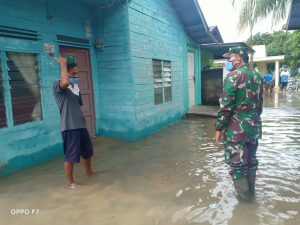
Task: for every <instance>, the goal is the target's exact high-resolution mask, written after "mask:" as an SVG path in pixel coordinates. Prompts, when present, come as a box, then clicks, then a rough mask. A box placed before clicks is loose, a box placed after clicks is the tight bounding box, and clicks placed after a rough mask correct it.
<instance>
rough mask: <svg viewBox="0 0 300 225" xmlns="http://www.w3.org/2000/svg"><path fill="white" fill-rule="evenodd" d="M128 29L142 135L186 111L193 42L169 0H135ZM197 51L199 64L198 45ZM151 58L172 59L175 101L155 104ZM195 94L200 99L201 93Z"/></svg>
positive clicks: (136, 106) (169, 122)
mask: <svg viewBox="0 0 300 225" xmlns="http://www.w3.org/2000/svg"><path fill="white" fill-rule="evenodd" d="M129 29H130V44H131V59H132V61H131V63H132V74H133V81H134V89H135V108H136V113H135V120H136V132H137V134H136V137H137V138H142V137H145V136H146V135H148V134H151V133H152V132H155V131H157V130H159V129H160V128H162V127H165V126H167V125H170V124H172V123H174V122H176V121H178V120H180V119H181V118H182V117H183V116H184V114H185V111H187V109H186V108H185V103H186V94H188V87H187V85H186V82H187V67H186V63H187V62H186V57H187V51H188V48H187V43H190V42H192V43H193V44H194V42H193V41H191V40H190V39H189V38H188V37H187V35H186V34H185V31H184V30H183V28H182V25H181V23H180V21H179V19H178V17H177V15H176V12H175V10H174V9H173V7H172V5H171V3H170V1H160V0H152V1H147V0H132V1H131V2H130V4H129ZM195 52H196V54H195V61H196V62H195V63H196V64H197V63H198V61H199V60H198V59H199V56H198V50H197V46H196V50H195ZM152 59H160V60H168V61H171V76H172V93H173V100H172V102H168V103H164V104H160V105H155V104H154V87H153V71H152ZM196 64H195V65H196ZM198 72H199V71H198ZM197 91H198V90H197ZM196 98H197V100H196V101H197V102H199V96H197V97H196ZM200 99H201V98H200Z"/></svg>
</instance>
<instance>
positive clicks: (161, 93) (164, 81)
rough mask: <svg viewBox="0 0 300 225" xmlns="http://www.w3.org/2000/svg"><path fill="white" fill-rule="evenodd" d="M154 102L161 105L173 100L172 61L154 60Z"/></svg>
mask: <svg viewBox="0 0 300 225" xmlns="http://www.w3.org/2000/svg"><path fill="white" fill-rule="evenodd" d="M152 67H153V84H154V104H155V105H159V104H162V103H165V102H171V101H172V80H171V62H170V61H164V60H157V59H153V60H152Z"/></svg>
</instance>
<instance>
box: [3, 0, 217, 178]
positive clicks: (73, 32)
mask: <svg viewBox="0 0 300 225" xmlns="http://www.w3.org/2000/svg"><path fill="white" fill-rule="evenodd" d="M0 5H1V9H2V13H1V15H0V21H1V22H0V68H1V70H0V72H1V74H0V106H1V107H0V175H6V174H9V173H11V172H13V171H16V170H19V169H21V168H24V167H27V166H30V165H33V164H35V163H40V162H43V161H45V160H49V159H52V158H53V157H55V156H57V155H60V154H62V146H61V135H60V131H59V111H58V108H57V106H56V104H55V101H54V97H53V95H52V84H53V81H54V80H56V79H59V67H58V65H57V64H56V62H55V60H54V59H53V56H58V55H59V54H61V55H64V56H66V57H67V59H68V60H69V61H74V62H77V63H78V67H79V71H80V73H79V77H80V81H79V82H80V86H81V91H82V97H83V101H84V106H83V111H84V115H85V118H86V121H87V125H88V129H89V132H90V134H91V136H97V135H104V136H109V137H113V138H117V139H123V140H138V139H141V138H144V137H145V136H147V135H149V134H151V133H153V132H155V131H157V130H159V129H161V128H162V127H165V126H167V125H170V124H172V123H175V122H176V121H178V120H180V119H181V118H182V117H183V116H184V115H185V112H186V111H187V110H188V109H189V107H190V106H191V105H193V104H200V103H201V69H200V68H201V63H200V62H201V50H200V48H199V44H200V43H211V42H217V39H216V38H215V37H214V35H213V34H212V33H211V32H210V31H209V28H208V26H207V24H206V21H205V19H204V16H203V14H202V12H201V9H200V7H199V5H198V3H197V1H196V0H186V1H181V0H169V1H159V0H131V1H129V0H120V1H114V0H93V1H84V0H76V1H71V0H66V1H59V0H51V1H50V0H28V1H20V0H11V1H5V2H1V3H0Z"/></svg>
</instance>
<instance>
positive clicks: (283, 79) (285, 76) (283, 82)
mask: <svg viewBox="0 0 300 225" xmlns="http://www.w3.org/2000/svg"><path fill="white" fill-rule="evenodd" d="M289 77H290V72H289V71H288V69H287V67H283V70H282V71H281V73H280V86H281V91H283V90H285V91H286V86H287V84H288V82H289Z"/></svg>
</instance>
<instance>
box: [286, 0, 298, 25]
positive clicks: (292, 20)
mask: <svg viewBox="0 0 300 225" xmlns="http://www.w3.org/2000/svg"><path fill="white" fill-rule="evenodd" d="M287 29H288V30H298V29H300V0H293V1H292V5H291V9H290V13H289V18H288V22H287Z"/></svg>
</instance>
